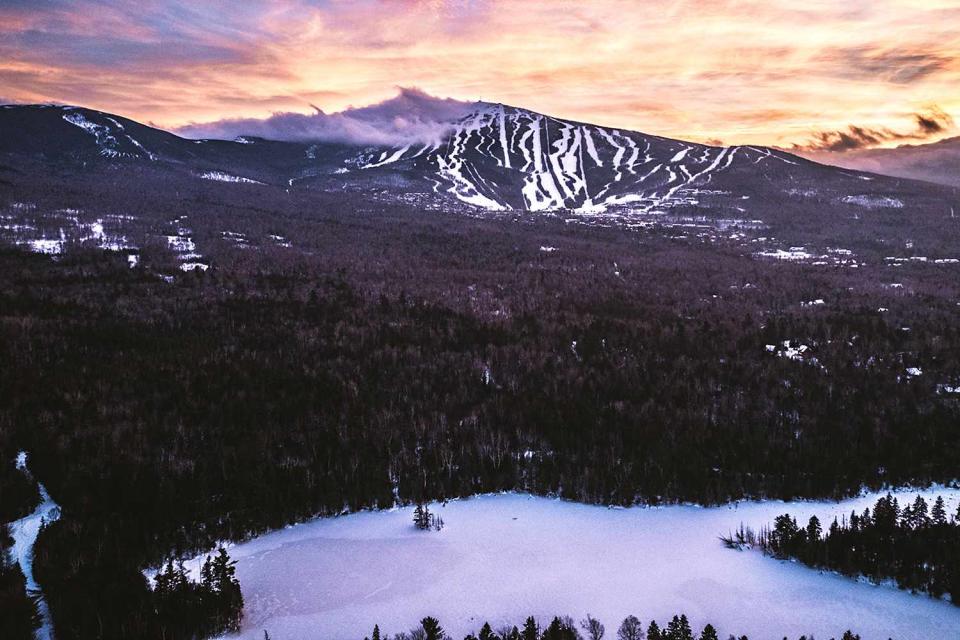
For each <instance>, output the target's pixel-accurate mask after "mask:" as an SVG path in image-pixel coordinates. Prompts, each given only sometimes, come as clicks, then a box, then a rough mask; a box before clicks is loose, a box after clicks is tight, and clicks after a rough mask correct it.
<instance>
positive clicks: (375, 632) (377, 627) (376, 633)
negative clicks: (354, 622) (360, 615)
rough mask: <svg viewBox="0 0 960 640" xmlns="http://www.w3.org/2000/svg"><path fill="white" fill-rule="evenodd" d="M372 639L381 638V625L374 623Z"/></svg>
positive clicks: (378, 639) (377, 639)
mask: <svg viewBox="0 0 960 640" xmlns="http://www.w3.org/2000/svg"><path fill="white" fill-rule="evenodd" d="M370 640H380V625H378V624H375V625H373V635H372V636H370Z"/></svg>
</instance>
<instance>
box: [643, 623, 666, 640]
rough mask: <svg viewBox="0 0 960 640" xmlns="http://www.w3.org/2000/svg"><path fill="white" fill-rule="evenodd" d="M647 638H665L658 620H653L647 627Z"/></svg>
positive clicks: (651, 639)
mask: <svg viewBox="0 0 960 640" xmlns="http://www.w3.org/2000/svg"><path fill="white" fill-rule="evenodd" d="M647 640H664V637H663V633H662V632H661V631H660V625H658V624H657V621H656V620H651V621H650V626H648V627H647Z"/></svg>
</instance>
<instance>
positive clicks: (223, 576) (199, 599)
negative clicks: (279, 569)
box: [153, 547, 243, 638]
mask: <svg viewBox="0 0 960 640" xmlns="http://www.w3.org/2000/svg"><path fill="white" fill-rule="evenodd" d="M234 564H235V563H234V562H233V561H231V560H230V556H229V555H228V554H227V552H226V551H225V550H224V548H223V547H220V549H219V550H218V552H217V555H216V556H215V557H213V558H211V557H210V556H207V558H206V560H205V561H204V563H203V566H202V568H201V569H200V581H199V582H195V581H193V580H191V579H190V577H189V576H188V574H187V571H186V570H185V569H184V567H183V563H182V562H176V563H175V562H174V561H173V560H169V561H168V562H167V564H166V566H165V567H164V568H163V569H162V570H161V571H160V572H159V573H157V575H156V577H155V578H154V588H153V595H154V600H155V602H156V610H157V618H158V623H159V626H160V630H161V634H162V636H163V637H164V638H188V637H191V636H195V637H211V636H218V635H221V634H223V633H228V632H231V631H239V630H240V622H241V621H242V619H243V594H242V593H241V592H240V582H239V581H238V580H237V578H236V575H235V571H234Z"/></svg>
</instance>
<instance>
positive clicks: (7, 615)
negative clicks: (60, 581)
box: [0, 525, 40, 640]
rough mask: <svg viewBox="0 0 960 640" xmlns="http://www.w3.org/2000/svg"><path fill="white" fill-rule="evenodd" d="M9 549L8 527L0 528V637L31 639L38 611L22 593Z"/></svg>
mask: <svg viewBox="0 0 960 640" xmlns="http://www.w3.org/2000/svg"><path fill="white" fill-rule="evenodd" d="M12 547H13V538H12V536H11V535H10V529H9V526H8V525H0V614H2V615H0V638H4V640H33V635H34V632H35V631H36V630H37V629H38V628H39V627H40V612H39V611H38V609H37V604H36V602H35V601H34V599H33V598H32V597H31V595H30V594H28V593H27V591H26V580H25V578H24V576H23V572H22V571H20V565H19V564H17V562H16V559H15V558H14V557H13V548H12Z"/></svg>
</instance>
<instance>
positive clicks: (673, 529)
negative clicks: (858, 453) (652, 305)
mask: <svg viewBox="0 0 960 640" xmlns="http://www.w3.org/2000/svg"><path fill="white" fill-rule="evenodd" d="M901 493H902V494H903V497H901V503H903V502H904V501H905V500H912V499H913V496H914V495H915V494H916V492H909V491H904V492H901ZM923 493H924V495H926V496H927V497H928V501H931V502H932V499H933V497H935V496H936V495H943V496H944V498H945V499H946V500H947V502H948V505H949V507H948V508H949V510H950V512H955V510H956V507H957V504H958V500H960V491H958V490H952V489H942V490H935V491H924V492H923ZM876 498H877V495H876V494H870V495H867V496H864V497H861V498H857V499H852V500H847V501H844V502H842V503H840V504H835V503H823V502H799V503H790V504H784V503H782V502H778V501H767V502H749V503H739V504H731V505H727V506H723V507H716V508H702V507H695V506H669V507H662V508H642V507H637V508H630V509H610V508H605V507H597V506H587V505H581V504H575V503H569V502H561V501H558V500H551V499H547V498H537V497H532V496H527V495H515V494H504V495H490V496H479V497H475V498H471V499H469V500H462V501H455V502H450V503H448V504H447V505H446V506H439V505H435V506H434V507H433V508H434V510H435V511H436V512H437V513H438V514H440V515H441V516H442V517H443V520H444V522H445V523H446V527H445V528H444V529H443V531H441V532H420V531H417V530H415V529H414V528H413V525H412V523H411V517H412V510H411V509H409V508H405V509H397V510H393V511H385V512H366V513H358V514H354V515H348V516H342V517H338V518H326V519H319V520H315V521H312V522H308V523H304V524H300V525H296V526H292V527H288V528H286V529H283V530H280V531H275V532H273V533H269V534H266V535H263V536H261V537H259V538H256V539H254V540H252V541H250V542H247V543H244V544H240V545H237V546H235V547H233V548H232V549H231V550H230V553H231V556H232V557H233V558H234V559H236V560H238V565H237V574H238V576H239V578H240V581H241V585H242V588H243V593H244V597H245V600H246V619H245V623H244V631H243V633H242V634H241V636H242V637H244V638H257V639H259V638H262V637H263V635H264V630H267V631H268V632H269V634H270V637H271V638H278V639H281V640H296V639H298V638H321V637H322V638H328V639H333V640H336V639H339V638H344V639H346V638H349V639H351V640H355V639H356V638H361V637H363V636H364V635H365V634H369V633H370V630H371V629H372V628H373V625H374V623H378V624H379V625H380V628H381V629H382V630H383V631H384V632H386V633H391V634H393V633H396V632H398V631H405V630H408V629H410V628H411V627H413V626H415V624H416V622H417V621H418V620H419V619H421V618H422V617H423V616H425V615H433V616H436V617H438V618H439V619H440V621H441V623H442V624H443V625H444V628H445V629H447V631H449V632H450V633H451V634H452V635H453V637H454V638H462V637H463V636H464V635H465V634H466V633H468V632H475V631H476V630H477V629H478V628H479V626H480V625H481V624H482V622H483V621H485V620H488V621H490V623H491V624H492V625H493V626H494V628H496V627H497V625H499V624H501V623H507V622H509V623H511V624H520V623H521V622H522V619H523V618H524V617H525V616H527V615H534V616H536V617H537V618H538V620H539V621H540V622H541V624H545V623H548V622H549V620H550V618H551V617H552V616H553V615H554V614H569V615H571V616H574V617H575V618H578V619H579V618H581V617H583V616H585V614H587V613H588V612H589V613H591V614H593V615H594V616H595V617H598V618H599V619H600V620H601V621H602V622H604V623H605V624H606V626H607V631H608V635H611V636H612V635H614V632H615V630H616V627H617V626H618V625H619V622H620V621H621V620H622V619H623V618H624V617H625V616H626V615H628V614H635V615H637V616H638V617H640V618H642V619H643V620H644V622H645V624H646V623H648V622H649V620H650V619H651V618H656V619H657V620H658V621H660V622H661V623H663V622H666V621H668V620H669V618H670V617H671V616H673V615H674V614H675V613H686V614H687V615H688V616H689V617H690V619H691V623H692V624H694V626H695V627H697V628H701V627H702V626H703V625H704V624H705V623H707V622H711V623H713V624H714V625H715V626H717V627H718V629H719V631H720V635H721V637H727V635H728V634H732V633H735V634H738V635H739V634H747V635H749V637H750V638H751V639H752V640H767V639H770V638H782V637H784V636H785V635H786V636H789V637H790V638H791V640H794V639H796V638H799V636H800V635H801V634H807V635H808V637H809V636H810V635H811V634H813V635H815V637H817V638H822V639H826V638H831V637H834V636H836V637H839V636H840V635H841V634H842V633H843V631H844V630H845V629H846V628H847V627H852V628H853V629H854V630H855V631H856V632H858V633H860V634H861V636H862V638H863V639H864V640H886V639H887V638H891V637H892V638H897V639H899V640H920V639H932V638H943V637H945V636H944V635H943V634H944V630H947V629H957V628H960V607H954V606H953V605H952V604H950V603H949V602H945V601H937V600H933V599H931V598H929V597H926V596H921V595H911V594H909V593H906V592H903V591H900V590H897V589H896V588H894V587H891V586H876V585H871V584H867V583H863V582H856V581H854V580H851V579H848V578H844V577H841V576H839V575H834V574H830V573H820V572H818V571H815V570H811V569H808V568H806V567H804V566H802V565H798V564H795V563H791V562H781V561H777V560H773V559H771V558H767V557H764V556H762V555H761V554H760V553H758V552H752V551H744V552H738V551H733V550H729V549H726V548H725V547H724V546H723V545H722V544H721V543H720V541H719V540H718V536H719V535H721V534H726V533H728V532H729V531H732V530H734V529H736V528H737V527H738V526H739V525H740V523H741V522H742V523H744V524H746V525H747V526H752V527H754V528H759V527H760V526H761V525H764V524H768V523H770V522H772V520H773V518H774V517H775V516H776V515H779V514H781V513H784V512H790V513H791V514H793V515H795V516H796V517H797V518H798V520H801V522H804V521H805V520H806V519H807V518H809V516H810V515H812V514H814V513H816V514H817V515H818V516H819V517H820V518H821V520H822V521H823V523H824V528H826V526H827V525H828V524H829V522H830V521H832V519H833V517H834V516H835V515H841V514H849V513H850V511H851V509H854V508H855V509H857V511H858V512H859V511H862V510H863V508H864V507H867V506H871V507H872V505H873V503H874V501H875V500H876ZM190 566H191V567H195V566H196V562H195V561H191V563H190Z"/></svg>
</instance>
